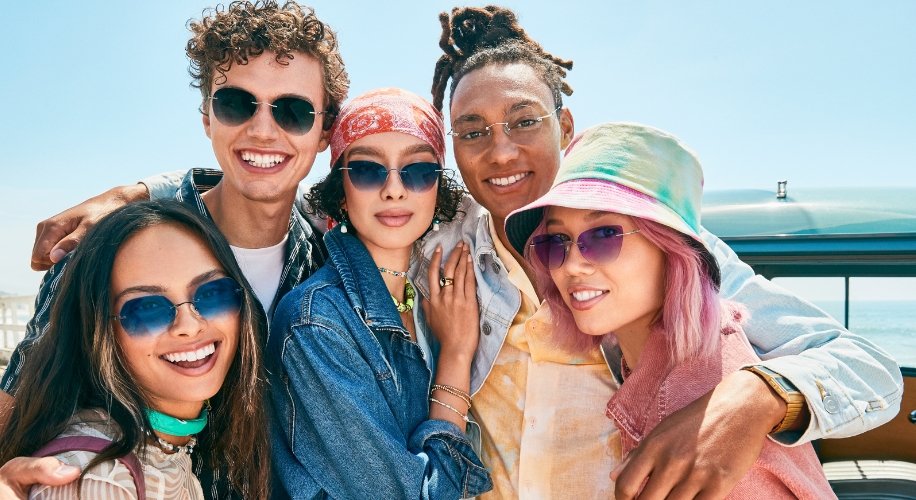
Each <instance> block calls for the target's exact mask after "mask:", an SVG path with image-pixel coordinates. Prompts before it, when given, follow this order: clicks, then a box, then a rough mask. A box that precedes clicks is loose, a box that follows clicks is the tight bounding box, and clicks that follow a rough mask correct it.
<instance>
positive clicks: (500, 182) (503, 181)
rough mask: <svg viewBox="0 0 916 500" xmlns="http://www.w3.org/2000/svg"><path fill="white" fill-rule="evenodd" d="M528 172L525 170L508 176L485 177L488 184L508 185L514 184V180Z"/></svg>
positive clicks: (523, 176) (520, 178) (518, 179)
mask: <svg viewBox="0 0 916 500" xmlns="http://www.w3.org/2000/svg"><path fill="white" fill-rule="evenodd" d="M528 174H529V172H525V173H522V174H515V175H512V176H509V177H500V178H497V179H487V182H489V183H490V184H496V185H497V186H508V185H509V184H515V183H516V182H518V181H520V180H522V179H523V178H525V177H527V176H528Z"/></svg>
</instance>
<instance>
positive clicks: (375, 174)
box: [347, 160, 388, 191]
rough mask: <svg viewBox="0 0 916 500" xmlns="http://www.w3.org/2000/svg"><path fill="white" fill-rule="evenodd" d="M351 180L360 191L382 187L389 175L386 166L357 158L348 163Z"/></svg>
mask: <svg viewBox="0 0 916 500" xmlns="http://www.w3.org/2000/svg"><path fill="white" fill-rule="evenodd" d="M347 168H348V169H349V170H348V172H349V173H350V182H352V183H353V187H355V188H356V189H359V190H360V191H370V190H377V189H381V187H382V186H384V185H385V179H386V178H387V177H388V170H386V169H385V166H384V165H382V164H380V163H375V162H374V161H364V160H357V161H351V162H348V163H347Z"/></svg>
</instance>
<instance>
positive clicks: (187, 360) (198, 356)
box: [159, 342, 217, 368]
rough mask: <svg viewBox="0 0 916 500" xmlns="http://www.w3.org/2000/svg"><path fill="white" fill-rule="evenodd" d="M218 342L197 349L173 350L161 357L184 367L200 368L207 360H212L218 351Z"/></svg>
mask: <svg viewBox="0 0 916 500" xmlns="http://www.w3.org/2000/svg"><path fill="white" fill-rule="evenodd" d="M216 344H217V343H216V342H213V343H212V344H209V345H205V346H203V347H201V348H200V349H198V350H196V351H187V352H173V353H169V354H163V355H161V356H159V357H160V358H161V359H164V360H166V361H168V362H169V363H172V364H173V365H177V366H180V367H182V368H199V367H201V366H203V365H205V364H207V361H210V358H211V357H212V356H213V353H214V352H216Z"/></svg>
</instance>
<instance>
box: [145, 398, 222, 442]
mask: <svg viewBox="0 0 916 500" xmlns="http://www.w3.org/2000/svg"><path fill="white" fill-rule="evenodd" d="M208 406H209V405H208ZM207 414H208V412H207V408H204V409H203V410H201V411H200V416H199V417H197V418H195V419H192V420H181V419H178V418H175V417H170V416H168V415H166V414H164V413H159V412H158V411H156V410H151V409H149V408H147V409H146V416H147V418H149V423H150V424H151V425H152V426H153V430H154V431H156V432H161V433H163V434H168V435H169V436H192V435H194V434H197V433H199V432H200V431H202V430H204V427H205V426H206V425H207Z"/></svg>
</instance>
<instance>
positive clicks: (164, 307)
mask: <svg viewBox="0 0 916 500" xmlns="http://www.w3.org/2000/svg"><path fill="white" fill-rule="evenodd" d="M184 304H191V310H192V311H194V312H196V313H197V314H198V315H200V317H202V318H204V319H205V320H208V321H209V320H213V319H216V318H217V317H219V316H222V315H224V314H230V313H238V312H239V310H240V309H241V307H242V287H241V285H239V284H238V283H237V282H236V281H235V280H234V279H232V278H219V279H216V280H213V281H209V282H207V283H204V284H203V285H200V286H199V287H197V290H196V291H195V292H194V298H193V299H191V300H189V301H187V302H181V303H179V304H173V303H172V301H171V300H169V299H167V298H165V297H163V296H162V295H147V296H146V297H138V298H136V299H130V300H128V301H127V302H125V303H124V305H123V306H121V314H120V315H119V316H112V317H111V319H116V320H118V321H120V322H121V327H122V328H124V331H125V332H127V334H128V335H130V336H131V337H141V336H146V335H160V334H162V333H165V332H167V331H168V330H169V328H170V327H171V326H172V322H173V321H175V316H177V315H178V307H179V306H181V305H184Z"/></svg>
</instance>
